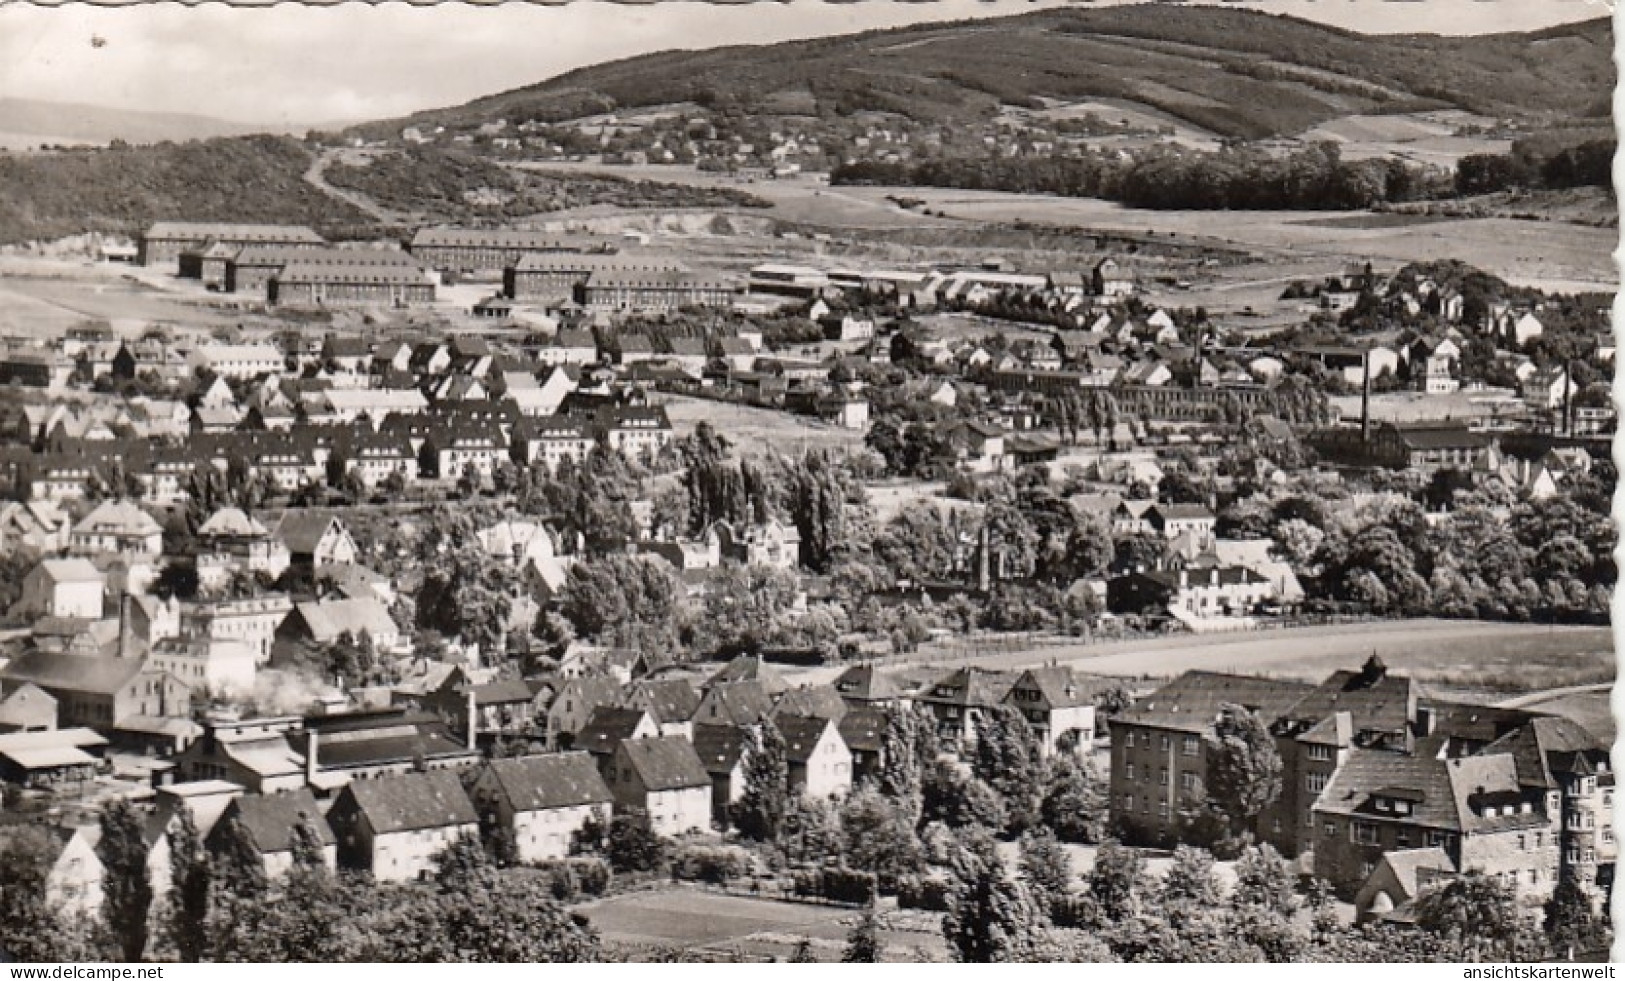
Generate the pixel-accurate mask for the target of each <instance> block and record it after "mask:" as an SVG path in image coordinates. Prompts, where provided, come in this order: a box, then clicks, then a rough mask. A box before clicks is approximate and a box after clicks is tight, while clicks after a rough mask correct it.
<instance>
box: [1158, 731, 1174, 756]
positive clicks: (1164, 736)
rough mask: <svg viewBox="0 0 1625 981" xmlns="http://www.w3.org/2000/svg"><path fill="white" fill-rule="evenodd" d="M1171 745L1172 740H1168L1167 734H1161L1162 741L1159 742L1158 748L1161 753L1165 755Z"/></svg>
mask: <svg viewBox="0 0 1625 981" xmlns="http://www.w3.org/2000/svg"><path fill="white" fill-rule="evenodd" d="M1172 745H1173V741H1172V740H1171V739H1170V738H1169V737H1168V734H1167V733H1163V734H1162V740H1161V747H1160V748H1161V749H1162V751H1163V752H1164V753H1166V752H1168V749H1169V748H1170V747H1171V746H1172Z"/></svg>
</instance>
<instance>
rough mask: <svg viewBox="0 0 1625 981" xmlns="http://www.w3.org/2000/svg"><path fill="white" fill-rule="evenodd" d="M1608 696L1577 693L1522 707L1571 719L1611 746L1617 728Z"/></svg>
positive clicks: (1608, 693) (1603, 693)
mask: <svg viewBox="0 0 1625 981" xmlns="http://www.w3.org/2000/svg"><path fill="white" fill-rule="evenodd" d="M1610 696H1611V693H1610V692H1578V693H1575V694H1569V695H1559V696H1557V697H1556V698H1552V699H1548V700H1545V701H1536V702H1529V703H1526V704H1525V705H1524V706H1523V707H1524V708H1527V709H1529V710H1530V711H1532V712H1549V713H1551V714H1553V715H1561V716H1565V717H1567V718H1570V719H1573V720H1574V721H1575V722H1577V723H1579V724H1580V726H1581V727H1583V728H1584V729H1585V730H1586V731H1587V732H1590V733H1592V734H1594V735H1596V736H1597V737H1598V738H1599V739H1602V740H1604V741H1605V742H1608V743H1610V744H1611V743H1613V741H1614V734H1615V731H1616V729H1617V728H1618V726H1617V723H1616V722H1615V721H1614V713H1613V709H1612V706H1610V705H1609V699H1610Z"/></svg>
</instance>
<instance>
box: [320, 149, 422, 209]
mask: <svg viewBox="0 0 1625 981" xmlns="http://www.w3.org/2000/svg"><path fill="white" fill-rule="evenodd" d="M343 153H344V150H342V149H330V150H323V151H322V152H320V153H318V154H317V155H316V159H315V160H312V161H311V163H310V169H309V170H306V171H305V173H304V181H305V183H306V184H309V185H310V186H311V187H314V188H315V189H316V190H318V191H321V192H322V193H323V194H326V195H327V196H328V197H331V198H337V199H338V200H340V201H343V202H344V203H345V204H348V205H349V206H350V207H352V208H356V209H358V210H360V211H364V212H366V213H367V214H368V215H369V216H371V217H372V218H373V220H375V221H377V222H379V223H381V224H385V225H404V224H407V223H409V221H410V219H411V216H410V215H403V214H401V213H399V212H395V211H390V210H388V209H387V208H383V207H380V206H379V205H378V203H377V202H376V201H374V200H373V199H372V198H369V197H367V196H366V195H365V194H359V193H357V192H355V191H349V190H345V189H344V188H342V187H334V186H333V185H332V184H329V183H328V182H327V178H326V177H325V176H324V174H325V173H326V171H327V165H328V164H330V163H332V162H333V161H334V160H337V159H339V157H340V156H341V155H342V154H343Z"/></svg>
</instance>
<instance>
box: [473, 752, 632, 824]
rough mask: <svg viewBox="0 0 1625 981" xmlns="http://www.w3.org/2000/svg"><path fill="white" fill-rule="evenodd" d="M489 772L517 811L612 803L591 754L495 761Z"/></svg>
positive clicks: (563, 754) (552, 755) (562, 754)
mask: <svg viewBox="0 0 1625 981" xmlns="http://www.w3.org/2000/svg"><path fill="white" fill-rule="evenodd" d="M486 769H487V771H488V772H489V773H490V774H491V777H492V779H493V780H494V782H495V783H496V786H497V789H498V792H499V793H501V794H502V795H503V796H504V797H506V798H507V801H508V804H509V806H511V807H512V808H513V809H514V810H515V811H520V812H523V811H544V810H550V809H552V808H556V807H580V806H582V805H584V804H607V803H609V802H610V801H611V800H613V799H614V798H613V795H611V794H610V791H609V788H608V787H607V786H605V785H604V779H603V777H601V776H599V774H598V765H597V763H595V762H594V761H593V758H592V756H591V755H590V754H588V753H549V754H547V755H545V756H521V757H515V758H510V759H501V760H492V761H490V762H489V763H487V764H486Z"/></svg>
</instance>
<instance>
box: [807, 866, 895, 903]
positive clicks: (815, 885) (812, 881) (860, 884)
mask: <svg viewBox="0 0 1625 981" xmlns="http://www.w3.org/2000/svg"><path fill="white" fill-rule="evenodd" d="M794 889H795V894H796V895H797V896H807V897H816V898H819V899H828V900H830V901H831V902H836V903H851V904H853V905H856V906H863V905H866V904H868V903H870V902H873V901H874V899H875V897H876V896H877V895H878V889H877V888H876V886H875V876H874V873H872V872H860V871H858V870H856V869H846V868H839V867H835V866H831V867H828V868H822V869H803V870H801V871H798V872H797V873H796V874H795V878H794Z"/></svg>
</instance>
